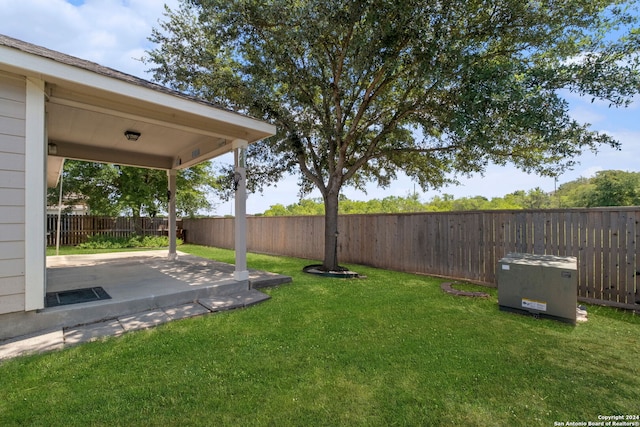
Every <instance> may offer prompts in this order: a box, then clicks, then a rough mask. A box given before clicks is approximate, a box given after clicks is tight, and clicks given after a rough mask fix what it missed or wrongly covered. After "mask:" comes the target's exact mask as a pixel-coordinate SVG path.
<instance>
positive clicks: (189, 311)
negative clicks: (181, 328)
mask: <svg viewBox="0 0 640 427" xmlns="http://www.w3.org/2000/svg"><path fill="white" fill-rule="evenodd" d="M164 312H165V313H167V315H168V316H169V317H171V320H179V319H186V318H188V317H195V316H202V315H203V314H208V313H210V311H209V310H207V309H206V308H205V307H203V306H202V305H200V304H198V303H193V304H183V305H180V306H177V307H169V308H164Z"/></svg>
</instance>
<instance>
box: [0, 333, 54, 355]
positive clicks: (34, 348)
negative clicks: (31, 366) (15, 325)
mask: <svg viewBox="0 0 640 427" xmlns="http://www.w3.org/2000/svg"><path fill="white" fill-rule="evenodd" d="M63 346H64V335H63V333H62V330H61V329H60V330H55V331H48V332H44V333H41V334H38V335H34V336H27V337H20V338H17V339H15V340H9V341H6V342H4V343H2V345H0V360H3V359H10V358H12V357H16V356H21V355H25V354H32V353H42V352H45V351H51V350H57V349H61V348H63Z"/></svg>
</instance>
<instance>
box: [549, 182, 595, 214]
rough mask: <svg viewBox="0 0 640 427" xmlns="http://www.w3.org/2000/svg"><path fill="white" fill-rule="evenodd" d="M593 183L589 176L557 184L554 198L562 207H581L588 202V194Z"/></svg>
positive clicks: (591, 189) (591, 190)
mask: <svg viewBox="0 0 640 427" xmlns="http://www.w3.org/2000/svg"><path fill="white" fill-rule="evenodd" d="M593 187H594V185H593V183H592V180H591V178H585V177H580V178H578V179H575V180H573V181H569V182H566V183H563V184H560V185H559V186H558V189H557V190H556V192H555V194H554V198H555V199H557V200H558V205H559V206H560V207H562V208H582V207H586V206H587V205H588V204H589V201H588V199H589V194H590V193H591V192H593V189H594V188H593Z"/></svg>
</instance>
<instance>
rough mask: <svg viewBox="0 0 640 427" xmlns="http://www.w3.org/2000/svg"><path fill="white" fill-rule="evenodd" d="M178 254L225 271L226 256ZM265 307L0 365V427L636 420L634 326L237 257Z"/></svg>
mask: <svg viewBox="0 0 640 427" xmlns="http://www.w3.org/2000/svg"><path fill="white" fill-rule="evenodd" d="M179 249H180V250H181V251H185V252H189V253H192V254H195V255H199V256H204V257H211V258H215V259H217V260H220V261H225V262H233V252H231V251H226V250H220V249H211V248H203V247H198V246H192V245H183V246H181V247H180V248H179ZM248 261H249V267H251V268H258V269H264V270H269V271H273V272H276V273H282V274H287V275H290V276H293V279H294V281H293V283H292V284H289V285H284V286H281V287H277V288H273V289H268V290H266V291H265V292H267V293H269V294H270V295H271V296H272V299H271V300H269V301H266V302H264V303H262V304H259V305H256V306H253V307H250V308H247V309H243V310H237V311H229V312H223V313H219V314H213V315H208V316H204V317H198V318H192V319H186V320H181V321H175V322H171V323H168V324H164V325H162V326H159V327H157V328H155V329H151V330H146V331H139V332H134V333H128V334H125V335H124V336H122V337H119V338H108V339H106V340H104V341H100V342H94V343H89V344H83V345H80V346H77V347H73V348H70V349H66V350H63V351H58V352H53V353H49V354H44V355H37V356H28V357H22V358H18V359H14V360H10V361H7V362H5V363H3V364H1V365H0V425H3V426H7V425H65V426H68V425H110V426H111V425H116V426H120V425H122V426H130V425H151V426H174V425H203V426H209V425H233V426H236V425H238V426H244V425H270V426H289V425H297V426H317V425H327V426H335V425H345V426H353V425H360V426H387V425H409V426H418V425H419V426H422V425H425V426H428V425H446V426H451V425H460V426H474V425H477V426H492V425H498V426H520V425H522V426H553V425H554V422H565V423H566V422H567V421H574V422H575V421H577V422H585V423H586V422H589V421H598V415H616V414H621V415H635V414H640V399H639V396H640V394H639V393H640V392H639V391H640V356H639V353H638V350H639V349H640V318H639V317H638V316H634V315H632V314H631V313H628V312H622V311H617V310H613V309H609V308H603V307H589V321H588V322H587V323H584V324H580V325H578V326H575V327H574V326H569V325H566V324H563V323H559V322H555V321H550V320H536V319H534V318H532V317H527V316H521V315H515V314H510V313H505V312H501V311H499V310H498V307H497V301H496V292H495V290H494V289H488V290H487V289H485V288H479V287H476V286H473V285H465V286H464V289H465V290H478V289H482V290H484V291H488V292H489V293H490V294H491V298H489V299H482V298H464V297H455V296H451V295H448V294H445V293H443V292H442V291H441V290H440V283H441V282H442V280H441V279H435V278H430V277H424V276H416V275H411V274H403V273H395V272H390V271H384V270H378V269H373V268H368V267H362V266H350V267H351V268H353V269H355V270H356V271H358V272H360V273H363V274H366V276H367V278H366V279H358V280H342V279H328V278H318V277H314V276H309V275H305V274H304V273H302V272H301V269H302V267H303V266H304V265H306V264H310V263H311V262H310V261H305V260H299V259H292V258H283V257H272V256H265V255H255V254H249V260H248Z"/></svg>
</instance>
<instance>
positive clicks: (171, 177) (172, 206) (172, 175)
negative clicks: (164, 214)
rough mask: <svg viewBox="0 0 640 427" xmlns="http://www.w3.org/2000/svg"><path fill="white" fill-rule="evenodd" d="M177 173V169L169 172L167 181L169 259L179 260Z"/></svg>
mask: <svg viewBox="0 0 640 427" xmlns="http://www.w3.org/2000/svg"><path fill="white" fill-rule="evenodd" d="M176 173H177V171H176V170H175V169H170V170H168V171H167V180H168V181H169V187H168V191H167V198H168V202H169V259H170V260H174V259H176V258H178V254H177V252H176Z"/></svg>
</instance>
